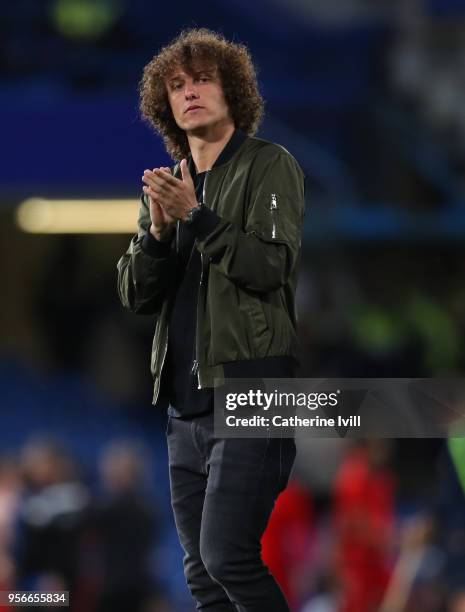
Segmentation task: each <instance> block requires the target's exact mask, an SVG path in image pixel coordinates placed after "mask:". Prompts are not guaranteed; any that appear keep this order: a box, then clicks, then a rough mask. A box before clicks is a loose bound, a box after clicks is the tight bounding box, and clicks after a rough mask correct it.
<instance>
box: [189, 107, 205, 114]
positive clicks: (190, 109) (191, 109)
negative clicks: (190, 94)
mask: <svg viewBox="0 0 465 612" xmlns="http://www.w3.org/2000/svg"><path fill="white" fill-rule="evenodd" d="M201 108H203V106H189V107H188V108H186V110H185V112H186V113H189V112H191V111H196V110H200V109H201Z"/></svg>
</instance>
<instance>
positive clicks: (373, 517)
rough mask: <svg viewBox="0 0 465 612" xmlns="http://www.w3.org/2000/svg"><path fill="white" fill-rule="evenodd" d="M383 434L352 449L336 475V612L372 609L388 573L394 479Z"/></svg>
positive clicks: (383, 587) (376, 606) (384, 585)
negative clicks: (339, 598)
mask: <svg viewBox="0 0 465 612" xmlns="http://www.w3.org/2000/svg"><path fill="white" fill-rule="evenodd" d="M389 457H390V446H389V441H387V440H369V441H367V442H365V443H363V444H360V445H358V446H356V447H354V448H353V449H351V450H350V451H349V453H348V455H347V457H346V458H345V460H344V461H343V463H342V465H341V467H340V470H339V473H338V474H337V476H336V481H335V489H334V511H335V515H334V519H335V528H336V572H337V575H338V578H339V580H340V583H341V591H342V592H341V596H342V601H341V607H340V612H375V611H376V610H378V608H379V605H380V603H381V601H382V599H383V595H384V593H385V590H386V587H387V585H388V582H389V578H390V574H391V554H390V547H391V542H392V535H393V527H394V479H393V475H392V472H391V470H390V469H389V467H388V461H389Z"/></svg>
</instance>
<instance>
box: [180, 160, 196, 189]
mask: <svg viewBox="0 0 465 612" xmlns="http://www.w3.org/2000/svg"><path fill="white" fill-rule="evenodd" d="M180 167H181V176H182V180H183V182H184V183H191V184H193V182H192V177H191V173H190V172H189V168H188V167H187V161H186V160H185V159H181V164H180Z"/></svg>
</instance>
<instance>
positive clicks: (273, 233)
mask: <svg viewBox="0 0 465 612" xmlns="http://www.w3.org/2000/svg"><path fill="white" fill-rule="evenodd" d="M277 210H278V201H277V196H276V194H275V193H272V194H271V204H270V213H271V224H272V225H271V237H272V238H273V240H275V238H276V211H277Z"/></svg>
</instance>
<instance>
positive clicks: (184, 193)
mask: <svg viewBox="0 0 465 612" xmlns="http://www.w3.org/2000/svg"><path fill="white" fill-rule="evenodd" d="M180 167H181V175H182V179H178V178H176V177H174V176H172V174H171V172H170V171H169V168H154V169H153V170H145V171H144V174H143V176H142V181H143V182H144V183H145V185H144V187H143V190H144V193H146V194H147V195H148V196H150V198H151V200H152V201H153V203H154V205H155V206H158V207H160V208H161V210H162V211H163V213H164V215H163V217H164V218H165V222H167V223H170V222H171V223H173V222H174V221H175V220H176V219H180V220H181V221H183V220H185V219H186V218H187V214H188V213H189V211H190V210H191V209H192V208H195V207H196V206H197V205H198V203H197V198H196V195H195V188H194V183H193V181H192V177H191V175H190V172H189V169H188V167H187V162H186V160H185V159H183V160H182V161H181V164H180ZM151 208H152V207H151ZM158 212H161V211H158ZM151 218H152V223H153V224H154V225H158V223H157V224H156V223H155V221H154V216H153V215H152V210H151ZM156 220H157V221H159V219H158V218H157V219H156Z"/></svg>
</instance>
